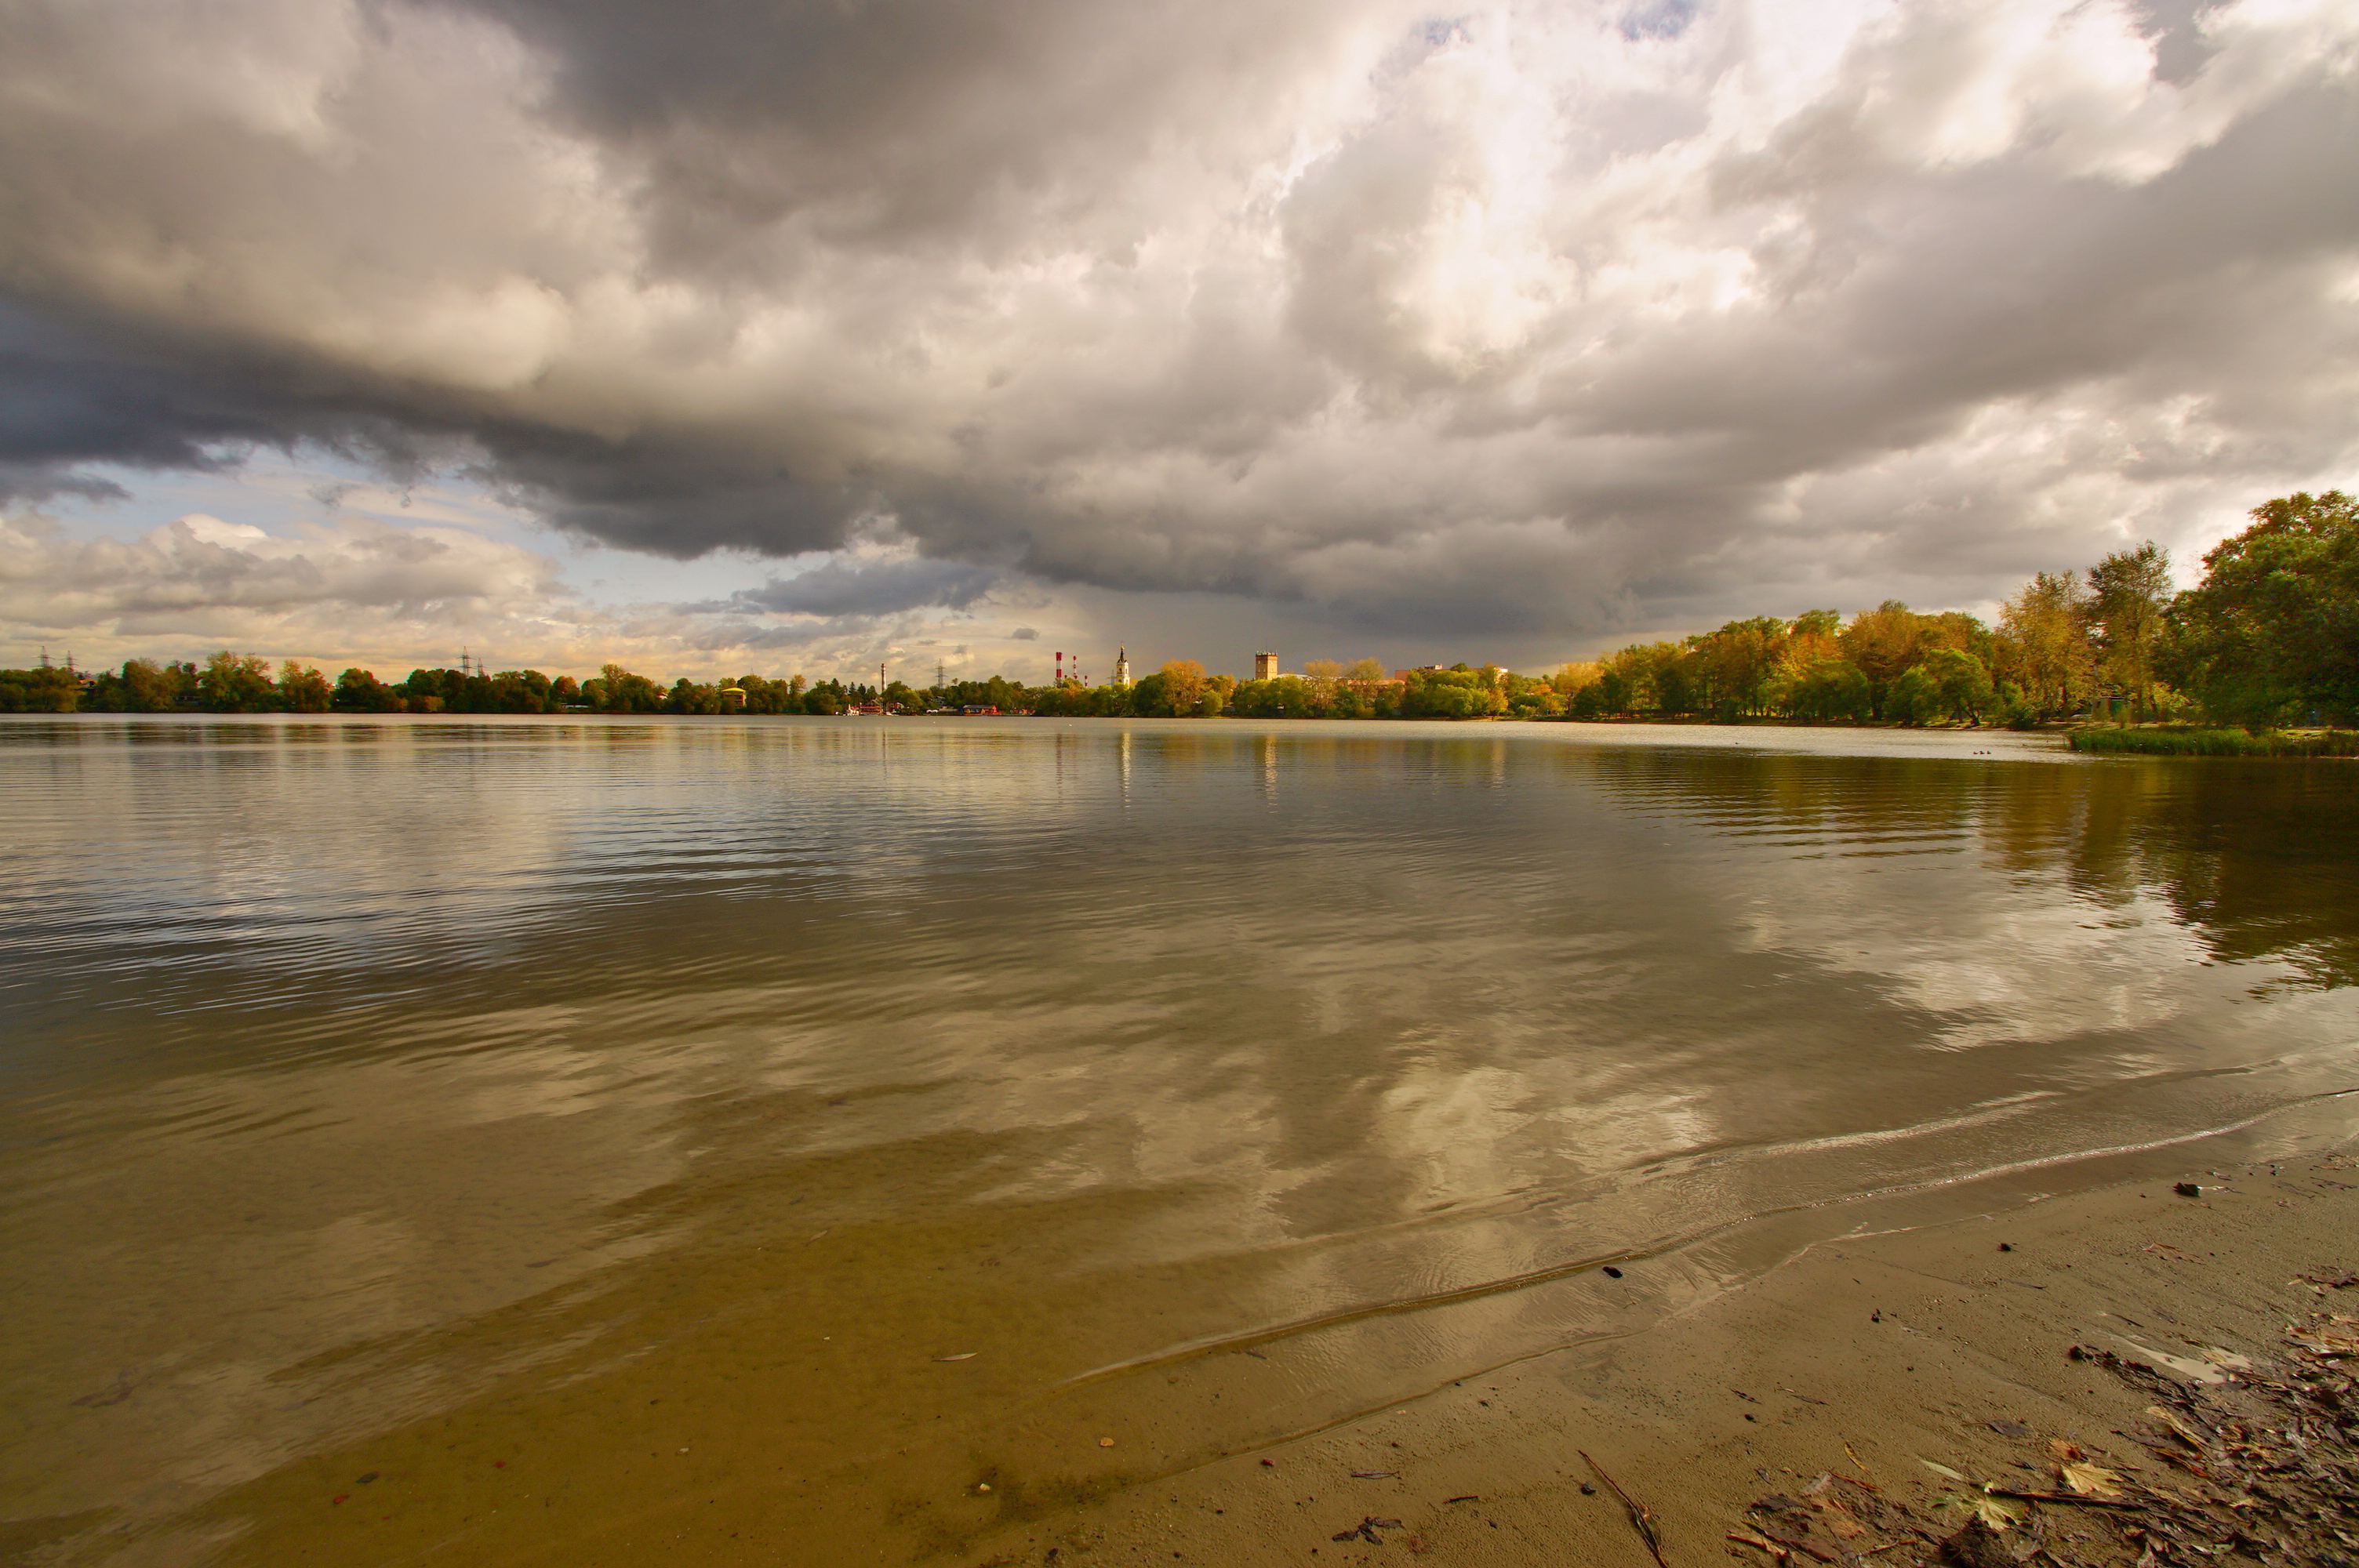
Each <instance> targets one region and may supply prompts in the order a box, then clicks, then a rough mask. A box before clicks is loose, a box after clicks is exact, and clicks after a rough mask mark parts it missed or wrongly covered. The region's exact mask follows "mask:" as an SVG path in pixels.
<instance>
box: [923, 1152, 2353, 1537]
mask: <svg viewBox="0 0 2359 1568" xmlns="http://www.w3.org/2000/svg"><path fill="white" fill-rule="evenodd" d="M2178 1180H2184V1181H2185V1182H2187V1183H2189V1184H2192V1185H2193V1187H2194V1188H2195V1190H2196V1195H2194V1196H2188V1195H2183V1194H2182V1193H2181V1192H2180V1191H2178V1190H2175V1188H2176V1185H2177V1181H2176V1180H2174V1179H2173V1178H2171V1177H2169V1176H2164V1177H2162V1178H2160V1179H2148V1180H2143V1181H2138V1182H2134V1183H2128V1184H2122V1185H2117V1186H2113V1187H2109V1188H2104V1189H2101V1190H2098V1191H2094V1192H2091V1193H2087V1194H2083V1195H2073V1196H2067V1197H2060V1198H2056V1199H2052V1200H2049V1201H2047V1202H2041V1203H2035V1204H2031V1205H2029V1206H2018V1207H2013V1208H2009V1209H2006V1211H2004V1212H1999V1213H1995V1214H1991V1215H1986V1216H1984V1217H1977V1218H1973V1219H1970V1220H1966V1221H1962V1222H1960V1223H1954V1224H1950V1225H1944V1226H1941V1227H1937V1228H1931V1229H1922V1230H1910V1231H1904V1232H1897V1233H1887V1234H1883V1235H1875V1236H1869V1237H1865V1238H1845V1239H1842V1240H1837V1241H1833V1242H1828V1243H1822V1244H1820V1245H1817V1246H1813V1247H1810V1248H1809V1249H1806V1250H1804V1251H1803V1252H1801V1253H1800V1254H1799V1256H1798V1257H1796V1258H1794V1259H1793V1260H1790V1261H1789V1262H1788V1263H1787V1264H1786V1265H1785V1266H1784V1267H1782V1268H1779V1269H1777V1270H1776V1271H1773V1272H1772V1273H1771V1274H1770V1275H1769V1276H1768V1277H1767V1278H1766V1279H1764V1280H1762V1281H1759V1282H1758V1283H1757V1284H1755V1285H1753V1286H1751V1287H1748V1288H1745V1289H1741V1290H1738V1291H1735V1292H1729V1293H1727V1294H1724V1295H1721V1296H1717V1297H1713V1298H1711V1299H1708V1300H1706V1301H1705V1302H1703V1303H1701V1304H1700V1305H1699V1306H1697V1307H1695V1308H1693V1309H1692V1310H1690V1311H1689V1312H1686V1313H1684V1314H1680V1315H1678V1316H1676V1317H1674V1318H1672V1319H1671V1320H1669V1321H1667V1322H1664V1323H1662V1324H1660V1325H1658V1326H1656V1327H1654V1328H1651V1329H1648V1330H1646V1331H1643V1332H1640V1333H1637V1334H1634V1335H1631V1336H1626V1337H1623V1338H1620V1339H1616V1340H1614V1341H1611V1342H1608V1343H1604V1344H1599V1345H1590V1346H1578V1347H1575V1348H1573V1349H1570V1350H1566V1351H1561V1352H1557V1353H1553V1354H1549V1355H1546V1356H1542V1357H1538V1358H1535V1359H1532V1360H1529V1361H1526V1362H1523V1363H1521V1364H1519V1365H1516V1366H1512V1367H1508V1368H1503V1369H1501V1370H1499V1371H1496V1372H1494V1373H1491V1374H1489V1375H1486V1376H1483V1377H1479V1378H1469V1379H1463V1380H1462V1381H1461V1382H1459V1383H1456V1384H1453V1385H1451V1386H1450V1387H1447V1388H1444V1389H1441V1390H1439V1391H1437V1392H1435V1393H1433V1394H1431V1395H1430V1396H1428V1397H1426V1398H1424V1399H1421V1400H1414V1401H1411V1402H1409V1403H1408V1404H1405V1405H1402V1406H1399V1407H1397V1408H1394V1409H1390V1410H1387V1411H1383V1412H1380V1413H1378V1414H1375V1415H1372V1416H1368V1417H1365V1418H1363V1419H1360V1420H1357V1421H1353V1422H1349V1423H1346V1424H1344V1425H1342V1426H1338V1427H1335V1428H1333V1429H1332V1430H1329V1431H1326V1432H1323V1433H1317V1434H1314V1435H1310V1436H1307V1437H1304V1438H1300V1439H1299V1440H1297V1441H1294V1442H1291V1443H1288V1444H1282V1445H1279V1446H1277V1447H1274V1448H1268V1449H1264V1450H1260V1451H1257V1452H1255V1453H1251V1454H1237V1455H1234V1456H1231V1457H1229V1458H1226V1459H1223V1460H1222V1461H1220V1462H1218V1463H1215V1464H1212V1465H1206V1466H1203V1467H1202V1468H1201V1469H1198V1470H1195V1471H1193V1472H1190V1473H1188V1474H1184V1475H1180V1476H1172V1477H1169V1478H1166V1479H1163V1480H1160V1481H1152V1482H1147V1483H1144V1484H1142V1485H1139V1486H1137V1487H1134V1488H1132V1489H1131V1490H1129V1491H1127V1492H1125V1493H1123V1494H1121V1495H1119V1496H1118V1497H1116V1498H1114V1499H1113V1500H1111V1501H1110V1502H1107V1503H1104V1504H1102V1505H1100V1506H1098V1507H1096V1508H1095V1509H1091V1510H1089V1511H1087V1512H1085V1513H1083V1514H1081V1515H1078V1516H1067V1517H1062V1518H1055V1517H1052V1518H1050V1519H1044V1520H1040V1521H1037V1522H1035V1523H1034V1524H1033V1525H1031V1526H1030V1527H1028V1528H1025V1529H1022V1530H1010V1531H1007V1532H1006V1533H1004V1534H1002V1535H1000V1536H998V1537H995V1538H994V1539H991V1540H988V1541H984V1542H983V1543H981V1544H980V1546H979V1548H978V1549H977V1550H976V1551H975V1552H973V1554H972V1555H970V1556H969V1557H967V1558H966V1559H965V1561H968V1562H970V1563H975V1564H993V1565H1006V1564H1015V1563H1060V1564H1064V1563H1146V1562H1159V1563H1174V1562H1178V1563H1222V1564H1254V1563H1364V1562H1370V1563H1373V1562H1382V1561H1389V1560H1393V1559H1396V1558H1399V1557H1403V1556H1422V1557H1429V1558H1430V1560H1431V1561H1433V1562H1436V1563H1486V1564H1487V1563H1506V1564H1518V1563H1532V1564H1539V1563H1552V1564H1560V1563H1584V1564H1587V1563H1595V1564H1607V1565H1611V1564H1628V1565H1630V1568H1647V1564H1648V1563H1651V1562H1654V1561H1656V1559H1655V1558H1654V1557H1653V1556H1652V1555H1651V1553H1650V1551H1649V1548H1648V1546H1647V1542H1646V1541H1644V1540H1643V1539H1642V1537H1641V1535H1640V1532H1639V1530H1638V1529H1637V1528H1636V1525H1635V1524H1634V1522H1633V1519H1632V1517H1631V1513H1630V1510H1629V1509H1627V1508H1625V1505H1624V1503H1623V1502H1622V1501H1621V1500H1619V1499H1618V1498H1616V1496H1615V1495H1614V1487H1615V1486H1617V1485H1618V1487H1620V1488H1621V1489H1622V1491H1623V1492H1625V1493H1626V1494H1627V1496H1628V1498H1630V1499H1631V1500H1632V1501H1633V1502H1635V1503H1636V1504H1637V1505H1639V1506H1641V1507H1643V1509H1646V1510H1647V1517H1648V1519H1649V1521H1650V1524H1651V1526H1652V1528H1653V1529H1654V1530H1656V1531H1657V1532H1658V1540H1659V1546H1660V1552H1661V1557H1660V1561H1661V1562H1663V1563H1668V1564H1671V1565H1674V1568H1679V1565H1685V1564H1701V1563H1724V1562H1728V1561H1732V1560H1739V1561H1745V1562H1750V1563H1793V1564H1797V1565H1799V1568H1809V1565H1810V1564H1811V1563H1922V1564H1931V1563H1943V1562H1965V1563H1984V1562H1988V1563H2019V1562H2025V1561H2029V1560H2031V1559H2032V1558H2033V1557H2035V1556H2038V1561H2040V1562H2042V1563H2048V1564H2049V1565H2050V1568H2053V1565H2055V1564H2065V1565H2070V1568H2080V1565H2083V1564H2087V1565H2092V1568H2093V1565H2096V1564H2112V1563H2121V1564H2125V1565H2127V1564H2132V1563H2143V1564H2146V1565H2147V1568H2156V1565H2158V1564H2164V1563H2206V1562H2209V1563H2288V1564H2290V1563H2331V1562H2348V1561H2353V1560H2354V1558H2359V1549H2354V1548H2352V1547H2351V1546H2349V1544H2348V1543H2349V1542H2350V1541H2353V1540H2354V1538H2359V1511H2354V1510H2359V1464H2354V1449H2353V1441H2352V1440H2353V1438H2354V1435H2359V1432H2354V1425H2355V1424H2359V1423H2354V1418H2353V1415H2352V1413H2351V1412H2352V1411H2353V1408H2354V1406H2353V1401H2352V1400H2351V1397H2350V1392H2351V1387H2352V1383H2351V1378H2352V1372H2353V1368H2354V1362H2359V1339H2354V1333H2359V1325H2354V1321H2353V1320H2354V1317H2359V1280H2354V1277H2353V1275H2354V1268H2359V1160H2354V1158H2353V1155H2352V1152H2351V1151H2350V1150H2349V1149H2348V1148H2346V1149H2344V1150H2343V1151H2341V1152H2329V1153H2326V1154H2323V1155H2318V1156H2313V1157H2310V1158H2303V1159H2297V1160H2290V1161H2286V1162H2279V1163H2274V1164H2272V1163H2269V1162H2259V1163H2254V1164H2246V1165H2238V1166H2235V1167H2233V1168H2223V1169H2221V1170H2219V1171H2207V1170H2201V1169H2190V1170H2188V1171H2187V1172H2186V1173H2185V1174H2184V1176H2183V1177H2182V1178H2178ZM2289 1329H2291V1330H2293V1331H2294V1332H2292V1333H2289V1332H2288V1331H2289ZM2305 1388H2306V1389H2308V1390H2311V1391H2310V1393H2308V1394H2305V1393H2303V1392H2301V1391H2300V1390H2303V1389H2305ZM2337 1390H2339V1392H2338V1391H2337ZM2338 1398H2339V1399H2340V1400H2341V1407H2340V1409H2341V1413H2340V1415H2339V1416H2337V1415H2336V1413H2335V1411H2333V1410H2332V1408H2331V1407H2332V1403H2333V1401H2334V1400H2336V1399H2338ZM2338 1419H2339V1421H2340V1422H2341V1423H2342V1424H2341V1426H2340V1428H2339V1430H2338V1429H2337V1428H2336V1426H2335V1425H2334V1422H2335V1421H2336V1420H2338ZM1592 1460H1593V1461H1594V1464H1592V1463H1591V1461H1592ZM1609 1476H1610V1477H1611V1479H1610V1480H1609V1479H1608V1477H1609ZM1985 1487H1995V1488H1997V1490H1996V1492H1992V1491H1987V1490H1985V1489H1984V1488H1985ZM2025 1494H2044V1495H2045V1498H2041V1497H2037V1496H2026V1495H2025ZM2239 1498H2241V1499H2242V1500H2241V1501H2237V1499H2239ZM2061 1499H2071V1500H2061ZM2232 1502H2235V1505H2236V1506H2234V1507H2233V1508H2232V1507H2231V1506H2230V1504H2231V1503H2232ZM1978 1510H1979V1511H1980V1513H1981V1514H1982V1517H1983V1518H1984V1519H1986V1520H1987V1521H1988V1522H1987V1523H1986V1524H1982V1525H1977V1526H1976V1527H1975V1528H1974V1529H1973V1530H1966V1525H1967V1521H1968V1520H1969V1519H1972V1518H1973V1517H1974V1516H1975V1514H1976V1512H1977V1511H1978ZM1991 1525H2000V1526H2003V1527H2004V1528H2003V1529H1999V1530H1991V1529H1990V1528H1989V1527H1990V1526H1991ZM1962 1530H1963V1531H1964V1532H1965V1533H1964V1535H1963V1537H1961V1535H1960V1532H1961V1531H1962ZM2335 1530H2342V1531H2343V1532H2345V1533H2343V1535H2341V1536H2340V1537H2339V1538H2338V1537H2337V1536H2336V1535H2335V1534H2334V1533H2333V1532H2334V1531H2335ZM1977 1537H1987V1539H1979V1540H1978V1539H1976V1538H1977ZM1943 1542H1949V1543H1950V1544H1949V1545H1947V1546H1946V1547H1945V1546H1944V1545H1943V1544H1942V1543H1943ZM2223 1545H2224V1546H2225V1547H2226V1550H2225V1551H2220V1552H2214V1550H2213V1549H2214V1548H2218V1547H2221V1546H2223ZM2035 1548H2037V1549H2038V1552H2035V1551H2034V1549H2035ZM1387 1549H1389V1550H1387ZM1945 1551H1946V1552H1947V1553H1948V1555H1947V1556H1945V1555H1943V1553H1944V1552H1945ZM1978 1552H1979V1553H1982V1555H1979V1556H1977V1555H1974V1554H1975V1553H1978ZM2043 1552H2044V1554H2045V1555H2038V1553H2043ZM2338 1553H2340V1555H2337V1554H2338Z"/></svg>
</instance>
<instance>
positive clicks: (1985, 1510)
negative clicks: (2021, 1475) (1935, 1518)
mask: <svg viewBox="0 0 2359 1568" xmlns="http://www.w3.org/2000/svg"><path fill="white" fill-rule="evenodd" d="M1934 1506H1935V1507H1937V1508H1946V1509H1965V1510H1966V1511H1967V1512H1968V1513H1970V1514H1972V1515H1973V1516H1974V1518H1976V1519H1980V1520H1982V1521H1983V1525H1984V1528H1985V1529H1988V1530H2006V1528H2008V1527H2009V1526H2010V1525H2018V1524H2021V1523H2022V1522H2023V1521H2024V1519H2025V1518H2026V1517H2027V1515H2028V1514H2029V1512H2030V1510H2029V1509H2026V1508H2025V1507H2024V1506H2023V1505H2022V1504H2021V1503H2018V1502H2016V1501H2014V1500H2013V1499H2011V1498H1994V1497H1992V1496H1990V1495H1989V1494H1988V1493H1985V1492H1970V1493H1968V1494H1966V1495H1965V1496H1963V1497H1961V1496H1959V1495H1958V1494H1956V1493H1954V1492H1952V1493H1949V1494H1947V1495H1945V1496H1943V1497H1940V1498H1935V1499H1934Z"/></svg>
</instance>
